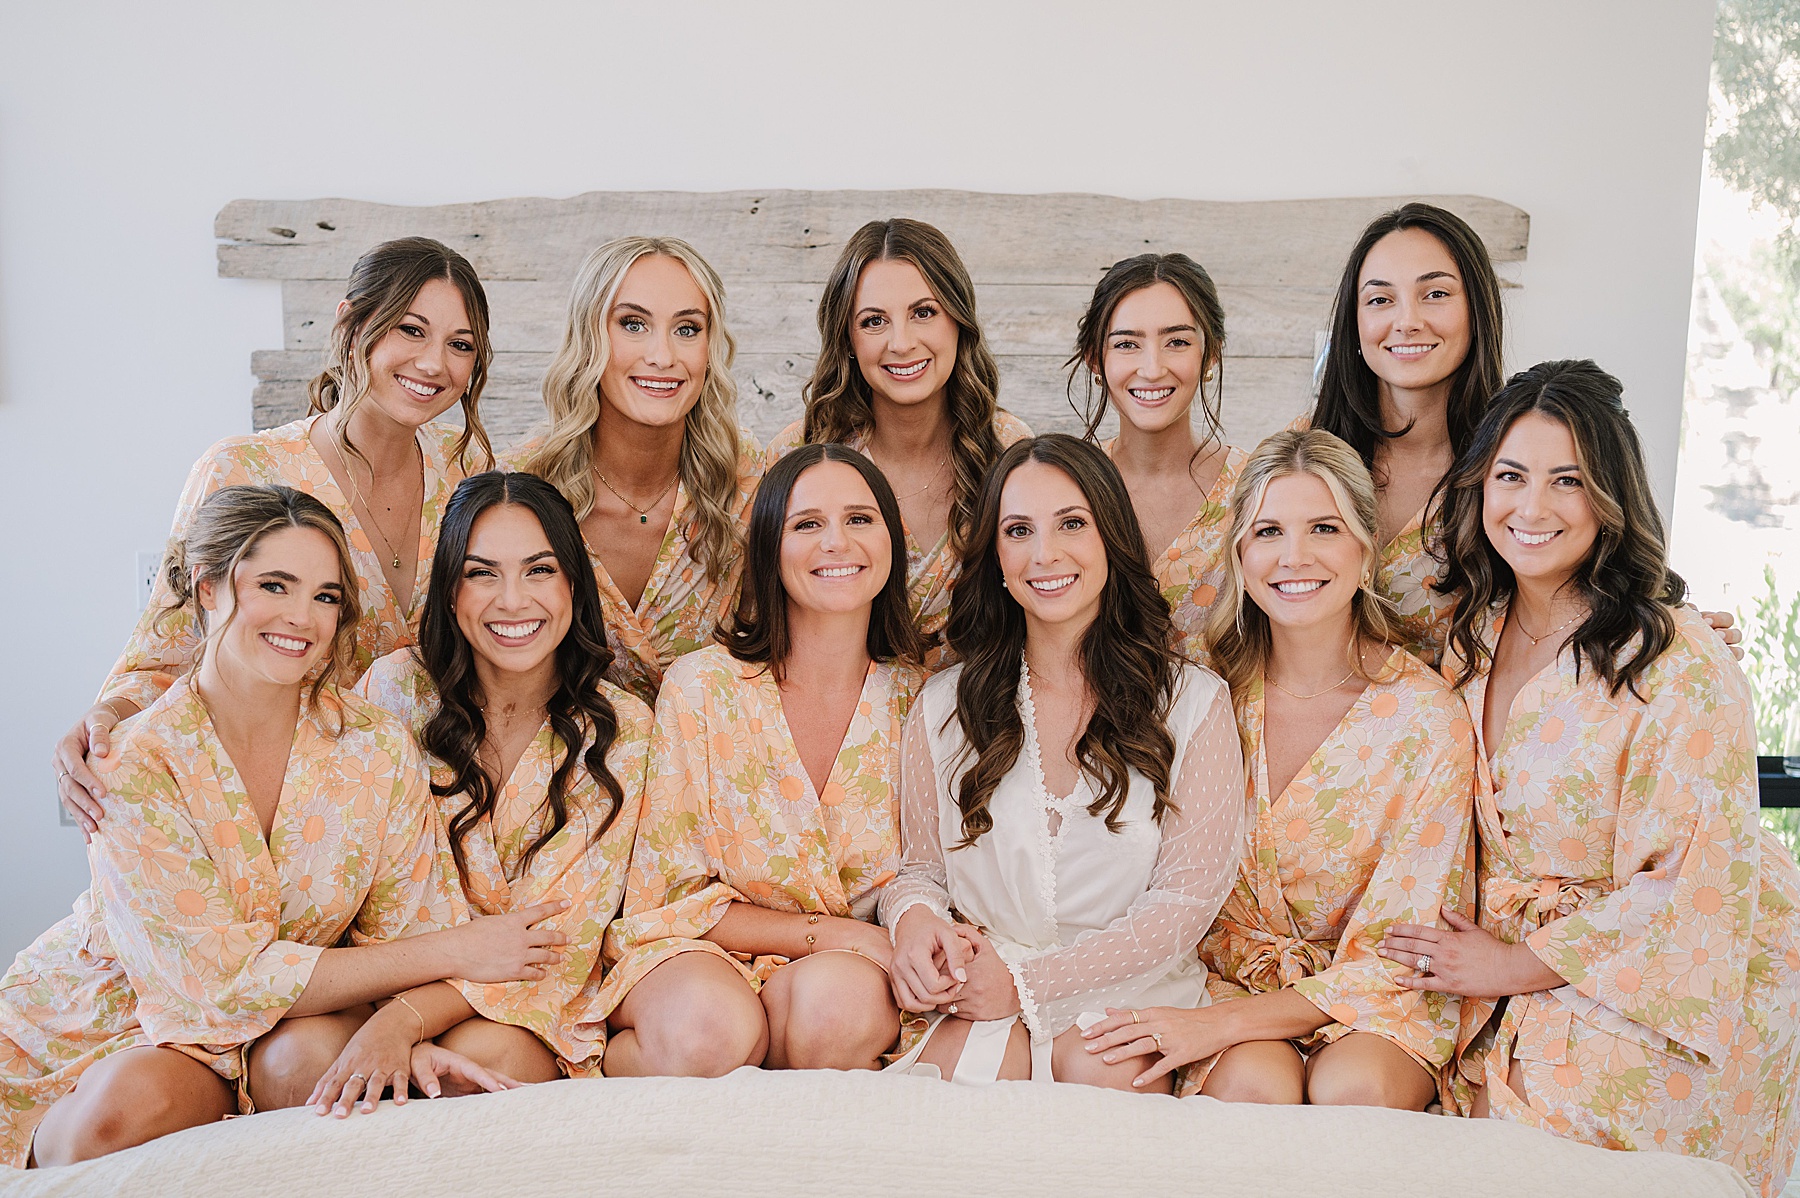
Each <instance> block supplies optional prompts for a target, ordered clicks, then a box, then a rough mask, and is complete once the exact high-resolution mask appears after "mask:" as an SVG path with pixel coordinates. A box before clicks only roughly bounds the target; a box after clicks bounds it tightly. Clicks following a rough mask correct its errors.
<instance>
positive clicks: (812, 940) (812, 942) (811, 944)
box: [806, 911, 819, 957]
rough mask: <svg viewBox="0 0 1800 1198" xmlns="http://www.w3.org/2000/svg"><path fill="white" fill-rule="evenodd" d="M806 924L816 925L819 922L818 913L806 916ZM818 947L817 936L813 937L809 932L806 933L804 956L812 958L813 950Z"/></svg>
mask: <svg viewBox="0 0 1800 1198" xmlns="http://www.w3.org/2000/svg"><path fill="white" fill-rule="evenodd" d="M806 922H807V923H809V924H816V923H818V922H819V915H818V912H816V911H815V912H814V913H813V914H811V915H808V916H807V917H806ZM818 946H819V938H818V937H817V936H815V935H813V934H812V933H811V932H808V933H807V934H806V955H807V956H809V957H810V956H812V955H813V950H814V949H816V948H818Z"/></svg>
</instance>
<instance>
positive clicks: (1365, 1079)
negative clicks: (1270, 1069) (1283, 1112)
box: [1306, 1032, 1437, 1111]
mask: <svg viewBox="0 0 1800 1198" xmlns="http://www.w3.org/2000/svg"><path fill="white" fill-rule="evenodd" d="M1436 1096H1437V1083H1436V1079H1435V1078H1433V1077H1432V1075H1431V1074H1430V1073H1429V1072H1427V1071H1426V1069H1425V1068H1424V1066H1422V1065H1420V1064H1419V1063H1418V1062H1416V1061H1414V1060H1413V1059H1412V1058H1411V1057H1409V1056H1407V1055H1406V1052H1405V1050H1403V1049H1402V1048H1401V1047H1400V1046H1399V1045H1397V1044H1395V1043H1394V1042H1392V1041H1391V1040H1387V1039H1384V1038H1382V1037H1380V1036H1376V1035H1373V1034H1371V1033H1368V1032H1353V1033H1351V1034H1350V1035H1348V1036H1345V1037H1344V1038H1343V1039H1341V1040H1338V1041H1337V1042H1335V1043H1333V1044H1331V1045H1328V1046H1327V1047H1325V1048H1323V1049H1321V1050H1320V1051H1319V1053H1318V1054H1317V1055H1316V1056H1315V1057H1314V1058H1313V1060H1312V1062H1311V1067H1310V1068H1309V1069H1308V1071H1307V1077H1306V1098H1307V1101H1308V1102H1311V1103H1312V1104H1313V1105H1314V1106H1376V1107H1389V1108H1391V1109H1393V1110H1400V1111H1419V1110H1424V1109H1425V1107H1426V1105H1427V1104H1428V1103H1430V1102H1431V1100H1432V1099H1433V1098H1435V1097H1436Z"/></svg>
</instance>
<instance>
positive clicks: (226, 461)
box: [196, 418, 312, 473]
mask: <svg viewBox="0 0 1800 1198" xmlns="http://www.w3.org/2000/svg"><path fill="white" fill-rule="evenodd" d="M311 427H312V422H311V420H310V418H303V419H300V420H293V421H289V422H288V423H287V424H282V425H277V426H276V427H275V428H265V429H262V430H260V431H258V432H254V433H240V434H238V435H236V436H232V437H221V438H219V439H218V440H217V441H214V442H213V443H212V444H211V445H210V446H208V447H207V450H206V452H205V453H203V454H201V455H200V462H199V463H196V466H198V465H201V464H204V465H206V466H209V467H210V468H211V469H212V470H213V471H214V472H215V473H218V472H221V471H223V472H226V473H230V472H231V470H232V468H233V467H239V468H243V469H249V468H250V467H251V465H252V463H253V462H254V461H255V459H256V458H257V457H258V456H260V455H262V454H265V453H267V452H269V451H271V450H273V451H276V452H282V453H296V452H299V451H300V450H301V449H303V448H304V447H305V445H306V443H307V432H308V430H309V429H310V428H311Z"/></svg>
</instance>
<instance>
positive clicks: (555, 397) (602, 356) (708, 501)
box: [524, 237, 740, 582]
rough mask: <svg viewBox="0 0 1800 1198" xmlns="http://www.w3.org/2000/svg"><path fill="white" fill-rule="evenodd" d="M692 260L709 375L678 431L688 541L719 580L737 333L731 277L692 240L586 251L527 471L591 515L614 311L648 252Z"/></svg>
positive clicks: (730, 533) (734, 479)
mask: <svg viewBox="0 0 1800 1198" xmlns="http://www.w3.org/2000/svg"><path fill="white" fill-rule="evenodd" d="M652 254H654V255H660V256H662V257H664V258H673V259H675V260H676V261H677V262H680V263H681V264H682V265H683V266H685V267H687V270H688V274H690V275H692V276H693V279H694V285H695V286H696V287H698V288H700V292H701V294H703V295H704V296H706V306H707V330H706V379H705V381H704V382H702V383H701V385H700V398H699V399H698V400H697V401H696V402H695V404H694V406H693V408H691V409H690V410H689V411H688V414H687V425H686V428H685V430H684V433H683V436H682V438H681V462H680V477H681V482H682V484H683V485H684V486H686V488H687V494H688V501H689V502H690V503H692V504H693V505H694V518H693V525H692V527H691V529H690V530H689V532H688V540H689V542H690V543H691V544H692V545H693V557H694V560H695V561H696V562H698V563H700V565H701V566H702V567H703V568H704V569H705V570H706V575H707V578H708V579H710V580H712V581H714V582H716V581H718V580H719V579H721V578H723V577H724V576H725V573H726V571H727V570H728V569H729V567H730V561H731V557H732V554H733V551H734V550H735V549H736V547H737V520H736V519H735V518H734V517H733V516H732V514H731V506H732V502H733V500H734V499H735V498H736V496H737V490H738V455H739V452H740V446H739V442H738V423H737V383H736V381H735V380H733V379H732V377H731V364H732V360H733V358H735V357H736V355H737V341H736V340H735V339H734V338H733V337H732V335H731V333H730V331H729V330H728V329H727V328H726V327H725V284H724V283H723V282H722V281H720V279H719V275H718V272H716V271H715V270H713V268H712V267H711V266H708V265H707V263H706V259H704V258H702V257H701V256H700V255H699V254H698V253H697V252H695V250H694V247H693V246H691V245H689V244H688V243H687V242H685V241H682V240H680V239H678V238H674V237H619V238H615V239H614V240H612V241H609V242H607V243H606V244H605V245H603V246H601V247H600V248H599V249H597V250H595V251H594V252H593V253H591V254H589V255H588V256H587V260H586V261H585V262H583V263H582V264H581V270H580V272H579V273H577V274H576V276H575V284H574V286H573V287H571V288H570V290H569V315H568V322H567V324H566V325H565V326H564V329H563V340H562V347H561V348H560V349H558V350H557V351H556V358H555V359H554V360H553V361H552V362H551V363H550V369H549V371H548V372H547V373H546V374H545V375H544V407H545V408H546V409H547V410H548V412H549V414H550V431H549V433H548V434H546V435H545V437H544V441H543V444H542V445H541V446H539V448H538V450H537V452H536V453H535V454H533V455H532V457H531V459H530V460H529V461H528V462H526V463H525V467H524V468H525V469H526V470H528V471H530V472H531V473H532V474H535V475H537V476H538V477H539V478H542V479H544V480H546V481H547V482H549V483H550V484H551V485H553V486H554V487H555V488H556V489H557V490H558V491H561V492H562V493H563V497H564V498H566V499H567V500H568V501H569V504H570V506H572V507H573V508H574V509H575V518H576V519H577V520H585V519H586V518H587V516H588V513H590V512H592V511H593V510H594V430H595V428H596V427H597V425H598V424H599V420H600V378H601V376H602V375H603V374H605V373H606V367H607V364H608V363H609V362H610V361H611V360H612V334H611V332H610V330H609V328H608V324H607V314H608V313H609V312H610V311H611V310H612V306H613V301H614V300H616V299H617V298H618V295H619V288H620V286H621V285H622V284H623V283H624V281H625V272H626V271H628V270H629V269H631V264H632V263H634V262H636V261H637V260H638V259H639V258H642V257H645V256H647V255H652Z"/></svg>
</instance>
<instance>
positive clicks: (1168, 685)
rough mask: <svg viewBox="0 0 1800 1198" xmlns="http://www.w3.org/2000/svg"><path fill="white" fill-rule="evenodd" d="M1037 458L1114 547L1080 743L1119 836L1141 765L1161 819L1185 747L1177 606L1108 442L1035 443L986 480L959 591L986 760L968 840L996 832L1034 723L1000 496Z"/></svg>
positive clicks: (961, 706)
mask: <svg viewBox="0 0 1800 1198" xmlns="http://www.w3.org/2000/svg"><path fill="white" fill-rule="evenodd" d="M1027 461H1033V462H1042V463H1043V464H1044V465H1046V466H1054V467H1056V468H1057V469H1058V470H1061V471H1062V472H1063V473H1064V474H1066V475H1068V476H1069V478H1070V479H1071V480H1072V481H1073V482H1074V483H1075V485H1076V486H1077V487H1079V488H1080V489H1081V492H1082V494H1083V495H1085V496H1086V497H1087V502H1088V508H1089V510H1090V511H1092V513H1093V517H1094V527H1095V529H1096V530H1097V531H1098V532H1099V533H1100V541H1101V544H1102V545H1104V546H1105V548H1106V571H1107V575H1106V586H1105V588H1104V589H1103V590H1102V591H1101V595H1100V611H1099V613H1098V614H1097V615H1096V616H1095V617H1094V622H1093V624H1091V625H1090V626H1089V627H1088V630H1087V631H1086V632H1085V633H1083V634H1082V638H1081V648H1080V656H1081V668H1082V676H1083V677H1084V678H1085V679H1086V681H1087V685H1088V689H1089V691H1090V692H1092V694H1093V698H1094V713H1093V715H1091V716H1090V717H1088V723H1087V727H1086V728H1085V729H1084V730H1083V731H1082V734H1081V738H1080V739H1079V740H1078V741H1076V742H1075V757H1076V760H1077V761H1079V762H1080V763H1081V768H1082V772H1083V773H1085V774H1087V775H1088V776H1089V777H1091V778H1092V779H1094V780H1095V781H1096V782H1098V783H1099V788H1098V789H1099V793H1098V795H1097V797H1096V798H1095V799H1094V801H1093V803H1092V804H1091V805H1090V806H1089V807H1088V812H1089V813H1090V814H1092V815H1096V816H1101V815H1103V816H1104V817H1105V819H1106V826H1107V828H1108V830H1110V831H1115V832H1116V831H1117V830H1118V826H1119V825H1118V821H1119V813H1120V812H1121V811H1122V810H1123V809H1124V807H1125V799H1126V797H1127V792H1128V790H1129V787H1130V778H1129V777H1128V771H1129V770H1132V769H1136V770H1137V771H1138V772H1139V773H1140V774H1142V775H1143V776H1144V777H1145V778H1147V779H1149V781H1150V784H1151V786H1152V787H1154V788H1155V791H1156V805H1155V808H1154V817H1155V818H1156V819H1157V820H1158V821H1159V822H1160V821H1161V819H1162V817H1163V813H1164V812H1165V811H1167V810H1169V809H1171V808H1172V807H1173V806H1174V804H1173V803H1172V801H1171V800H1170V798H1169V786H1170V771H1171V769H1172V767H1173V763H1174V760H1175V740H1174V738H1173V737H1172V736H1170V735H1169V730H1168V727H1167V726H1166V724H1165V719H1166V717H1167V715H1168V712H1169V705H1170V704H1171V703H1172V702H1173V701H1174V696H1175V685H1176V682H1177V680H1178V679H1179V677H1180V671H1181V658H1180V656H1179V655H1178V654H1177V653H1176V651H1175V637H1174V623H1173V621H1172V620H1171V619H1170V616H1169V605H1168V603H1167V602H1166V601H1165V600H1164V599H1163V597H1162V592H1161V590H1159V589H1158V588H1157V585H1156V576H1155V575H1154V574H1152V573H1151V571H1150V562H1149V560H1148V558H1147V556H1146V551H1145V549H1144V534H1143V531H1142V530H1141V529H1140V528H1139V527H1138V521H1137V514H1136V513H1135V512H1134V511H1133V510H1132V506H1131V499H1130V497H1129V496H1128V495H1127V494H1126V492H1125V483H1124V481H1123V480H1122V479H1120V477H1119V471H1118V468H1117V467H1116V466H1114V465H1113V464H1112V460H1111V459H1110V458H1108V457H1107V456H1106V454H1104V453H1102V452H1101V451H1100V449H1099V447H1098V446H1096V445H1093V444H1091V443H1090V442H1087V441H1083V440H1081V439H1080V438H1079V437H1071V436H1069V435H1067V434H1066V433H1046V434H1045V435H1043V436H1041V437H1026V438H1025V439H1024V440H1022V441H1016V442H1014V443H1013V444H1012V445H1011V446H1009V447H1008V448H1007V450H1006V452H1004V453H1002V454H1001V455H1000V460H999V461H997V462H995V463H994V468H993V470H992V471H990V472H989V473H988V476H987V481H986V482H984V483H983V484H982V488H981V495H980V502H979V504H978V505H977V507H976V513H975V524H974V526H973V527H972V528H971V530H970V534H969V543H968V546H967V548H965V549H964V551H963V556H962V573H961V574H960V576H959V577H958V578H957V580H956V583H955V585H954V586H953V587H952V588H951V591H950V623H949V630H948V631H949V634H950V647H951V649H953V650H954V651H955V652H956V654H957V655H958V656H959V657H960V658H961V659H962V675H961V677H959V678H958V679H957V681H956V714H955V716H954V718H955V719H956V720H957V721H958V722H959V723H960V724H961V725H962V730H963V735H964V737H966V738H967V740H968V746H969V751H971V752H973V753H974V754H975V762H974V764H973V765H971V766H970V767H969V768H968V770H967V771H966V772H965V773H964V774H963V776H962V779H961V781H960V782H959V784H958V787H957V796H956V803H957V806H958V807H959V808H961V809H962V831H963V839H962V842H961V844H959V845H957V846H956V847H958V848H962V847H966V846H968V845H971V844H973V843H975V841H976V840H978V839H980V838H981V836H982V834H983V833H986V832H988V831H990V830H991V829H992V828H993V826H994V817H993V814H992V813H991V812H990V811H989V810H988V803H989V802H990V800H991V799H992V798H993V795H994V789H995V788H996V787H997V786H999V784H1000V780H1001V779H1002V778H1004V777H1005V776H1006V774H1007V772H1008V771H1009V770H1011V769H1012V768H1013V765H1014V763H1015V762H1017V761H1018V759H1019V752H1020V750H1021V749H1022V748H1023V747H1024V744H1025V725H1024V723H1023V722H1022V721H1021V720H1020V717H1019V705H1018V703H1019V663H1020V662H1022V661H1023V660H1024V655H1025V612H1024V609H1023V608H1021V607H1020V606H1019V604H1018V603H1017V601H1015V600H1014V599H1013V597H1012V596H1011V595H1010V594H1008V593H1007V590H1006V582H1005V579H1004V578H1003V577H1002V576H1001V572H1000V559H999V556H998V554H997V551H996V542H997V541H998V540H999V535H1000V495H1001V491H1002V490H1003V489H1004V488H1005V486H1006V480H1007V477H1008V476H1009V475H1011V474H1012V472H1013V471H1014V470H1016V469H1018V468H1019V466H1021V465H1023V464H1024V463H1025V462H1027Z"/></svg>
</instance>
